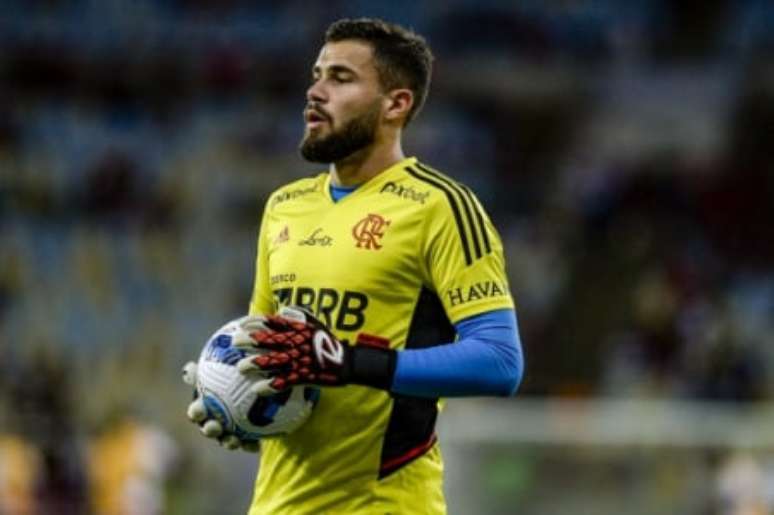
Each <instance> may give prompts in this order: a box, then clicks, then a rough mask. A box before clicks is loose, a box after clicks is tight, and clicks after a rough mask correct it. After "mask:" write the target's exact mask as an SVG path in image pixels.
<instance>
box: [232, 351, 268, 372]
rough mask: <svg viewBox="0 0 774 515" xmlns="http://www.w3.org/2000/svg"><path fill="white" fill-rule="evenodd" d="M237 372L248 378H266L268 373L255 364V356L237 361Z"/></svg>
mask: <svg viewBox="0 0 774 515" xmlns="http://www.w3.org/2000/svg"><path fill="white" fill-rule="evenodd" d="M237 370H238V371H239V373H240V374H243V375H246V376H255V375H258V376H259V377H266V373H265V371H264V370H262V369H261V367H259V366H258V365H257V364H256V363H255V355H252V356H247V357H245V358H242V359H240V360H239V361H237Z"/></svg>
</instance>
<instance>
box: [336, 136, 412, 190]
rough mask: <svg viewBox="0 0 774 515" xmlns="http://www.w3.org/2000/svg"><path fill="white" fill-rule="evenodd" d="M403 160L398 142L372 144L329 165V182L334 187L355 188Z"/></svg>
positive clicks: (396, 140) (401, 149)
mask: <svg viewBox="0 0 774 515" xmlns="http://www.w3.org/2000/svg"><path fill="white" fill-rule="evenodd" d="M404 158H405V156H404V155H403V148H402V147H401V144H400V140H398V139H395V140H393V141H392V142H390V143H389V144H379V143H374V144H373V145H371V146H368V147H366V148H364V149H362V150H359V151H357V152H355V153H354V154H351V155H349V156H347V157H346V158H345V159H342V160H341V161H338V162H336V163H333V164H331V168H330V172H331V182H332V183H333V185H334V186H357V185H358V184H362V183H364V182H366V181H367V180H369V179H371V178H372V177H375V176H377V175H379V174H380V173H382V172H383V171H385V170H387V169H388V168H389V167H390V166H392V165H394V164H395V163H397V162H398V161H401V160H402V159H404Z"/></svg>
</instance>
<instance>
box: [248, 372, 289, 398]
mask: <svg viewBox="0 0 774 515" xmlns="http://www.w3.org/2000/svg"><path fill="white" fill-rule="evenodd" d="M277 379H278V378H276V377H273V378H269V379H264V380H262V381H256V382H255V384H254V385H252V386H251V387H250V391H251V392H252V393H254V394H255V395H257V396H258V397H268V396H270V395H274V394H275V393H278V392H279V391H280V390H282V389H283V385H282V382H280V383H279V384H277V383H276V381H277Z"/></svg>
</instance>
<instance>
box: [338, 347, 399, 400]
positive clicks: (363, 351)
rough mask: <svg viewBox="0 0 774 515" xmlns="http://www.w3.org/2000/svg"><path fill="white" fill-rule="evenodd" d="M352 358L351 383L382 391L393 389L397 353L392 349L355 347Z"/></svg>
mask: <svg viewBox="0 0 774 515" xmlns="http://www.w3.org/2000/svg"><path fill="white" fill-rule="evenodd" d="M351 352H352V355H351V356H350V358H351V359H350V364H351V368H350V370H349V372H350V377H349V378H348V379H349V382H350V383H353V384H361V385H364V386H371V387H373V388H379V389H381V390H389V389H390V388H392V380H393V377H394V376H395V365H396V363H397V361H398V355H397V352H396V351H394V350H391V349H379V348H375V347H366V346H355V347H353V348H352V351H351Z"/></svg>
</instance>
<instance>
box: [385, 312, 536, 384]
mask: <svg viewBox="0 0 774 515" xmlns="http://www.w3.org/2000/svg"><path fill="white" fill-rule="evenodd" d="M455 327H456V329H457V333H458V334H459V339H458V340H457V341H456V342H454V343H448V344H445V345H438V346H435V347H427V348H422V349H410V350H404V351H400V352H398V353H397V365H396V367H395V374H394V378H393V381H392V387H391V388H390V390H391V391H393V392H395V393H401V394H405V395H413V396H419V397H462V396H471V395H500V396H509V395H513V394H514V393H515V392H516V389H517V388H518V386H519V383H520V382H521V378H522V374H523V371H524V357H523V353H522V349H521V339H520V337H519V328H518V323H517V320H516V312H515V311H514V310H512V309H503V310H496V311H489V312H486V313H482V314H480V315H476V316H473V317H470V318H468V319H465V320H462V321H461V322H459V323H458V324H456V325H455Z"/></svg>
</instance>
